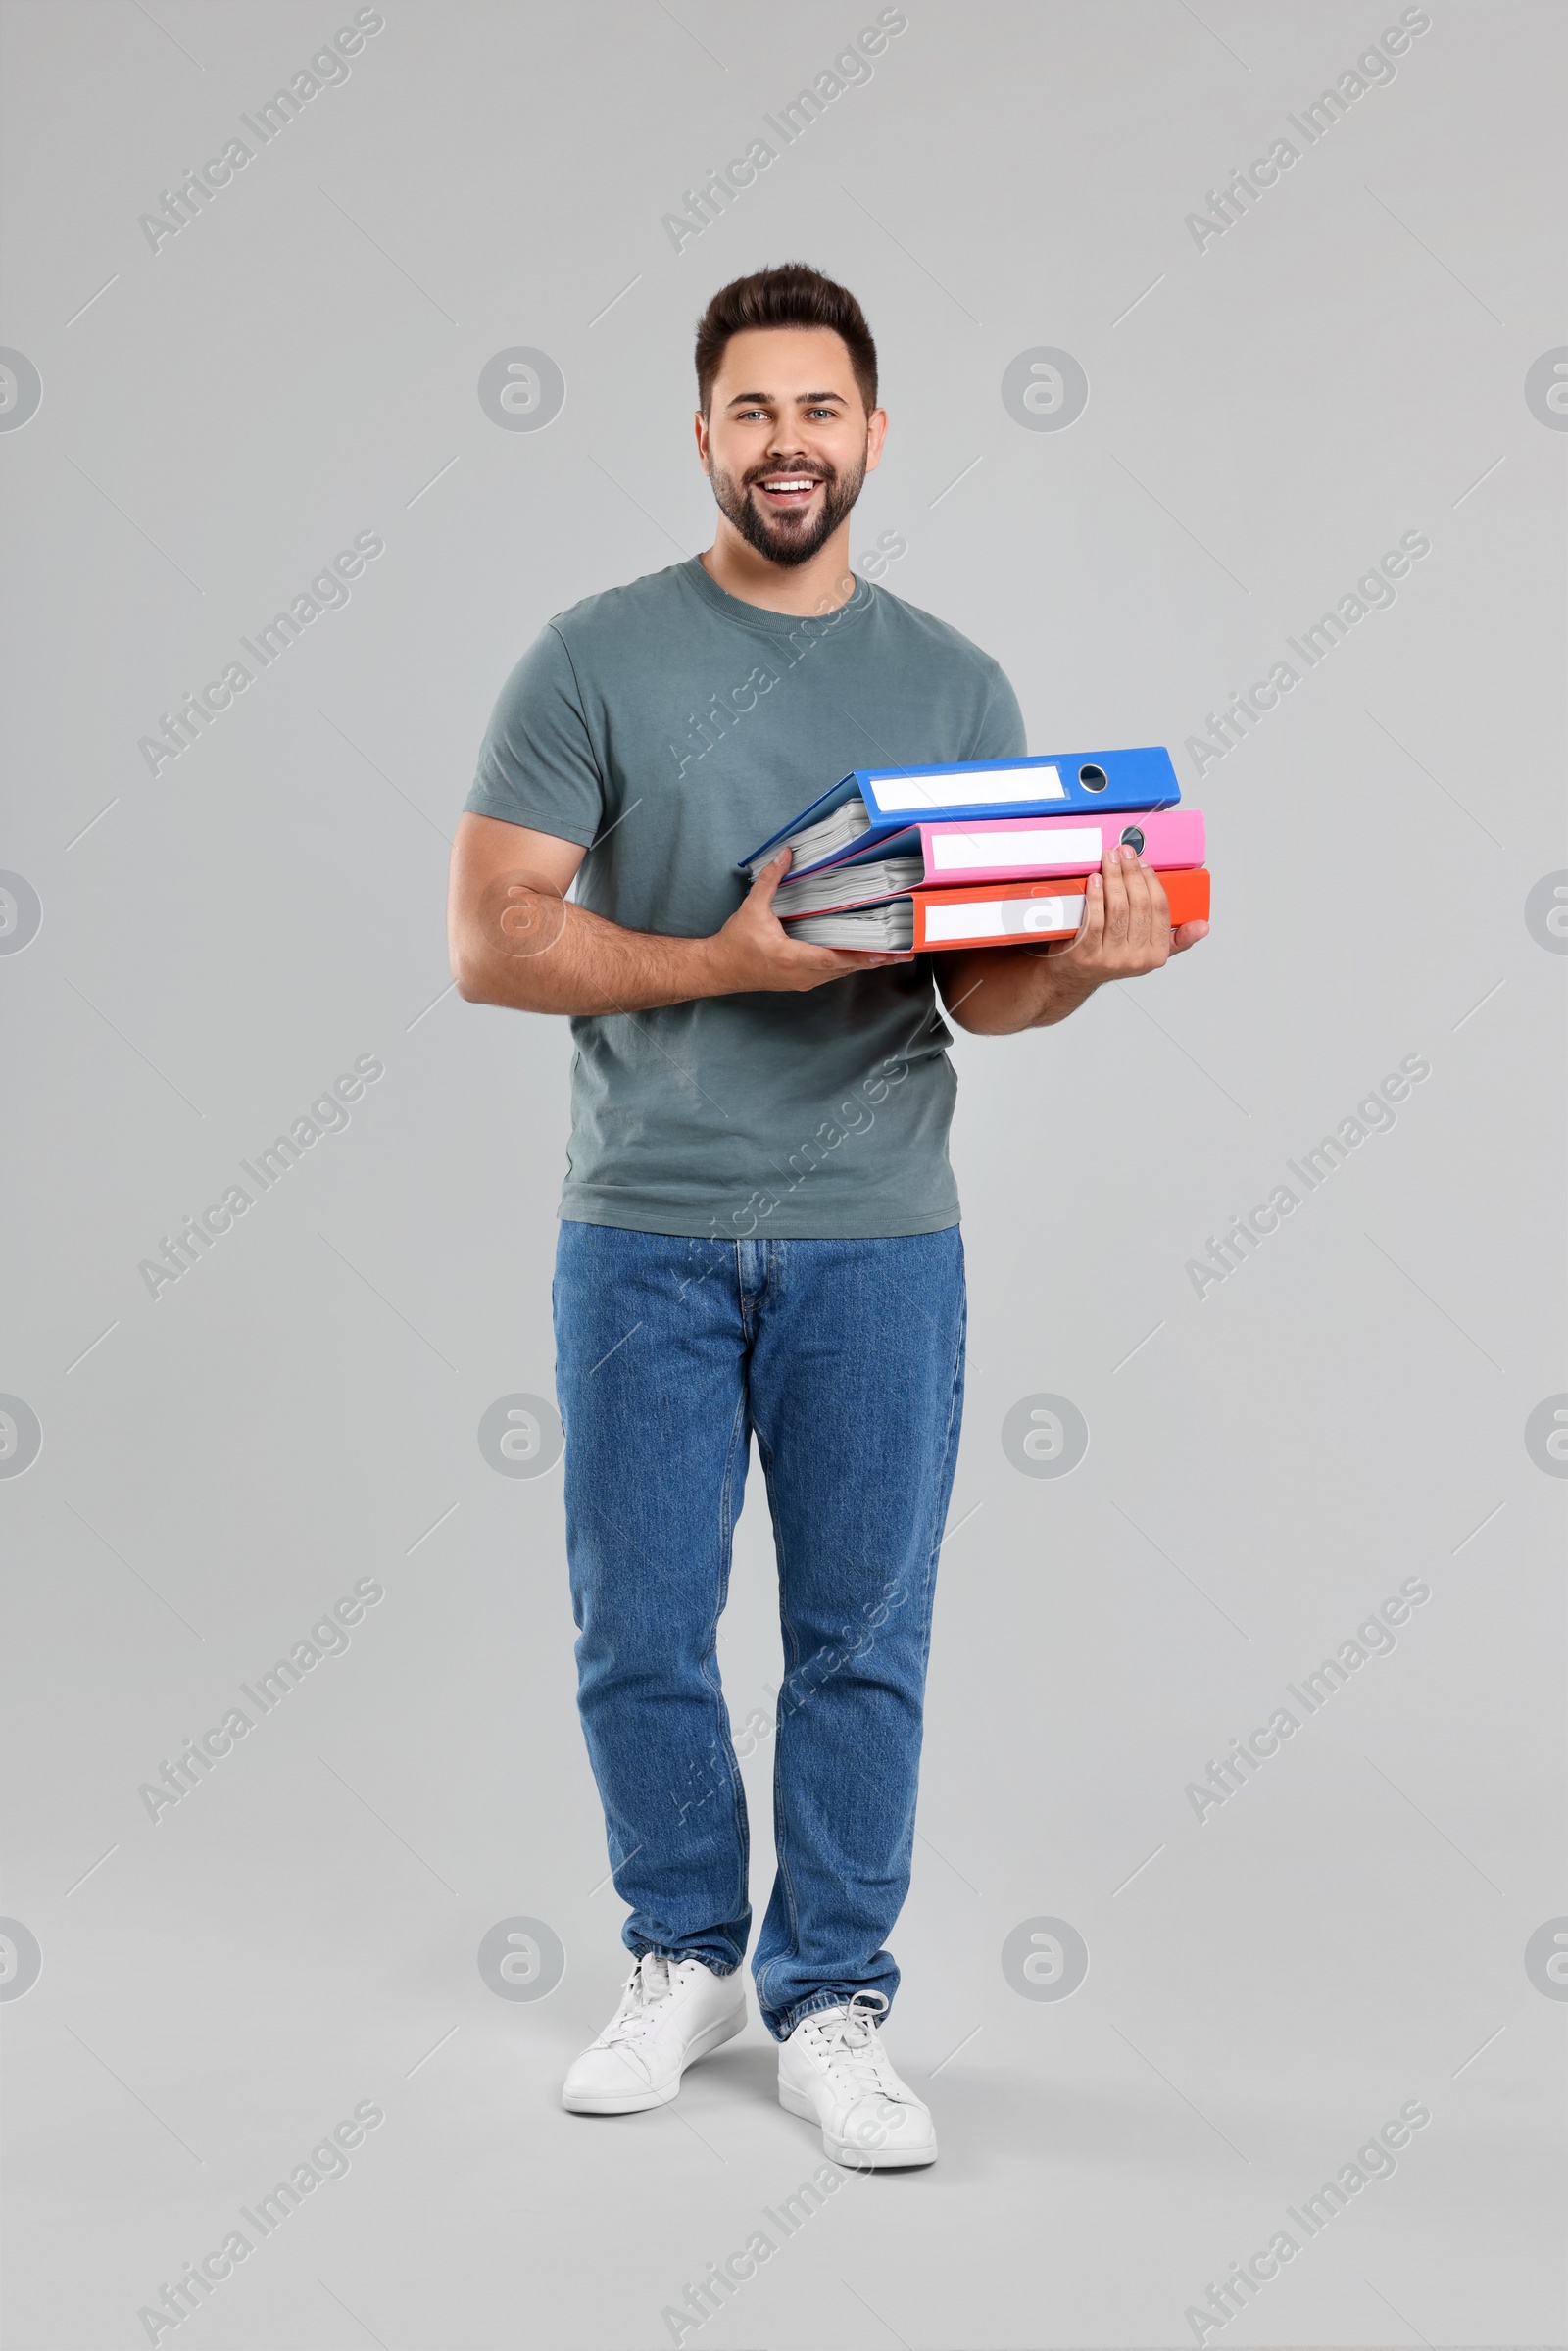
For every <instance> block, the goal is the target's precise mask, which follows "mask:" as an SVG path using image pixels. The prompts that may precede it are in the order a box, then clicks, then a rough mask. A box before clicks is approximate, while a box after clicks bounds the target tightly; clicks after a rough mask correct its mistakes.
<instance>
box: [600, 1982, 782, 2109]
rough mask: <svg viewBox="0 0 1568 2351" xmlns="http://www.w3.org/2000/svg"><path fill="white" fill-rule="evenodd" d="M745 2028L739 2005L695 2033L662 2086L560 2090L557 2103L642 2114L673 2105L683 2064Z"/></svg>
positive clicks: (741, 2008)
mask: <svg viewBox="0 0 1568 2351" xmlns="http://www.w3.org/2000/svg"><path fill="white" fill-rule="evenodd" d="M745 2030H746V2010H745V2007H744V2005H743V2006H742V2007H740V2008H737V2009H734V2010H732V2011H731V2013H730V2014H729V2015H728V2016H726V2017H720V2018H719V2021H718V2023H717V2024H716V2025H710V2026H709V2028H708V2030H707V2032H706V2033H699V2034H698V2035H697V2038H696V2039H695V2040H694V2041H693V2043H692V2045H691V2047H690V2048H689V2049H688V2050H687V2052H686V2056H685V2060H684V2062H683V2064H682V2066H681V2069H680V2073H679V2074H677V2075H676V2076H675V2079H674V2081H673V2082H665V2083H664V2084H663V2086H662V2088H660V2089H645V2090H628V2091H627V2092H626V2093H625V2094H624V2095H623V2096H622V2095H621V2094H619V2093H614V2094H611V2095H600V2096H597V2097H595V2096H588V2097H583V2096H578V2097H572V2096H570V2095H569V2094H568V2093H567V2092H566V2091H565V2090H563V2091H562V2093H561V2103H562V2105H563V2106H564V2108H565V2110H566V2112H567V2113H568V2114H646V2113H647V2112H648V2110H649V2108H650V2107H653V2106H670V2105H673V2103H674V2101H675V2099H676V2098H677V2097H678V2096H679V2095H680V2085H681V2079H682V2076H683V2075H684V2074H685V2072H686V2068H687V2067H688V2066H693V2065H695V2064H696V2063H697V2061H698V2059H699V2058H700V2057H707V2056H708V2055H709V2054H710V2052H711V2050H713V2049H717V2048H721V2047H722V2046H723V2044H724V2042H725V2041H727V2040H733V2039H734V2038H735V2035H736V2033H744V2032H745Z"/></svg>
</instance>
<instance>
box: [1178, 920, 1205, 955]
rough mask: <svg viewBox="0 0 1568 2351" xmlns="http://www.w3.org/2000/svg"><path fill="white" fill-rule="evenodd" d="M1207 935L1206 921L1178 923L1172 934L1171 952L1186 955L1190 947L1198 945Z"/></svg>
mask: <svg viewBox="0 0 1568 2351" xmlns="http://www.w3.org/2000/svg"><path fill="white" fill-rule="evenodd" d="M1207 937H1208V925H1207V923H1206V922H1181V923H1178V924H1177V926H1176V928H1175V930H1173V931H1172V932H1171V935H1170V952H1171V954H1172V955H1185V954H1186V953H1187V950H1188V949H1189V948H1190V947H1196V946H1197V945H1198V942H1199V940H1200V939H1206V938H1207Z"/></svg>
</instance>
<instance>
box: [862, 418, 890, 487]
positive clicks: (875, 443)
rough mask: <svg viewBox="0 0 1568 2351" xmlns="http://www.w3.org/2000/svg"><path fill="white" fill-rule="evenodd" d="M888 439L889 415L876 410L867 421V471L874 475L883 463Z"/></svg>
mask: <svg viewBox="0 0 1568 2351" xmlns="http://www.w3.org/2000/svg"><path fill="white" fill-rule="evenodd" d="M887 437H888V413H887V410H886V409H885V408H874V409H873V410H872V411H871V414H870V415H869V416H867V418H866V420H865V469H866V471H867V473H874V472H875V471H876V469H877V467H878V465H880V464H881V462H882V444H883V442H884V441H885V440H886V439H887Z"/></svg>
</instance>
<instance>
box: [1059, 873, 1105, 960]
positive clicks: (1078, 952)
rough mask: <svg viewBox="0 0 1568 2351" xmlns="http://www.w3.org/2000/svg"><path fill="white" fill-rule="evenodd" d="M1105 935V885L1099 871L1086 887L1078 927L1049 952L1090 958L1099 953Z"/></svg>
mask: <svg viewBox="0 0 1568 2351" xmlns="http://www.w3.org/2000/svg"><path fill="white" fill-rule="evenodd" d="M1104 937H1105V885H1104V883H1103V880H1102V879H1101V877H1100V875H1099V874H1098V873H1092V874H1091V875H1090V876H1089V880H1088V882H1087V884H1086V885H1085V888H1084V910H1083V915H1082V917H1081V919H1080V921H1079V924H1078V928H1077V930H1076V931H1075V932H1074V934H1073V936H1072V937H1071V938H1070V939H1063V940H1061V941H1060V942H1059V944H1058V945H1057V946H1056V947H1055V948H1054V949H1049V950H1048V951H1047V952H1048V953H1050V954H1055V955H1071V956H1073V957H1074V959H1075V960H1088V959H1089V958H1090V957H1092V956H1095V955H1099V953H1100V950H1101V948H1102V946H1103V943H1104Z"/></svg>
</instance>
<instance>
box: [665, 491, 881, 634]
mask: <svg viewBox="0 0 1568 2351" xmlns="http://www.w3.org/2000/svg"><path fill="white" fill-rule="evenodd" d="M697 560H698V562H699V563H701V564H702V566H703V569H704V570H705V571H706V572H707V573H708V576H709V578H710V579H711V580H715V581H716V582H717V584H718V585H719V587H721V588H722V589H723V590H724V593H725V594H726V595H727V596H734V597H737V598H738V599H739V600H740V602H741V603H742V604H755V605H760V607H761V608H762V610H763V611H764V612H837V610H838V608H839V606H840V605H841V604H848V603H849V601H850V598H851V597H852V596H853V595H854V594H855V576H854V574H853V572H852V571H851V569H850V518H849V516H848V515H847V514H846V515H845V517H844V520H843V521H842V522H841V523H840V524H839V527H838V529H837V530H836V531H835V532H834V533H833V536H832V537H831V538H830V539H825V540H824V541H823V542H822V545H821V546H820V547H819V548H818V549H817V551H816V553H815V555H813V556H812V557H811V559H810V561H809V563H770V562H769V561H768V559H767V557H766V556H765V555H759V553H758V551H757V549H756V548H755V547H754V546H753V545H752V544H751V542H750V540H748V539H743V538H742V537H741V534H740V532H739V531H738V530H737V529H736V528H735V526H734V524H733V523H732V522H731V521H730V520H729V518H728V517H727V515H723V514H721V515H720V516H719V518H718V529H717V531H716V532H715V533H714V537H713V544H712V546H711V547H710V548H709V549H707V551H706V552H705V553H704V554H703V555H700V556H699V557H698V559H697Z"/></svg>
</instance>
